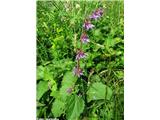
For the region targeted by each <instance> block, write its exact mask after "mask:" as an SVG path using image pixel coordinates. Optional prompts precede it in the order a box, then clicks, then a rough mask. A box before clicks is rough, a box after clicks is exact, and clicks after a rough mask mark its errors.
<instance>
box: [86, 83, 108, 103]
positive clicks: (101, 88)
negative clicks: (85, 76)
mask: <svg viewBox="0 0 160 120" xmlns="http://www.w3.org/2000/svg"><path fill="white" fill-rule="evenodd" d="M105 93H106V86H105V85H104V84H102V83H100V82H97V83H93V84H92V85H91V87H90V88H89V90H88V91H87V101H88V102H90V101H91V100H99V99H105Z"/></svg>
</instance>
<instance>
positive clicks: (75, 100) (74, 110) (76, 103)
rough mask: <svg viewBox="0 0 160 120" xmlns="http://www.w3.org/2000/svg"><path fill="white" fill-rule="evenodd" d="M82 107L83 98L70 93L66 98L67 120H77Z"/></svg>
mask: <svg viewBox="0 0 160 120" xmlns="http://www.w3.org/2000/svg"><path fill="white" fill-rule="evenodd" d="M83 109H84V100H83V99H82V98H81V97H78V96H77V95H72V96H71V97H70V98H69V99H67V110H66V117H67V120H77V119H78V118H79V116H80V114H81V113H82V112H83Z"/></svg>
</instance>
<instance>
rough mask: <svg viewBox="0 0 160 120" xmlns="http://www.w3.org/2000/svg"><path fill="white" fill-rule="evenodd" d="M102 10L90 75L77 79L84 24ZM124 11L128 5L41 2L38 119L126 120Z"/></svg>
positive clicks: (91, 47) (90, 49) (90, 48)
mask: <svg viewBox="0 0 160 120" xmlns="http://www.w3.org/2000/svg"><path fill="white" fill-rule="evenodd" d="M99 7H102V8H103V9H104V14H103V16H102V18H100V19H99V20H97V21H92V23H93V24H94V25H95V26H96V27H95V28H94V29H93V30H90V31H89V32H87V33H88V36H89V38H90V43H89V44H87V45H84V46H83V49H84V50H85V51H86V52H87V58H85V59H84V60H82V61H81V63H80V66H81V68H83V70H84V75H83V76H82V77H81V78H77V77H75V76H74V75H73V73H72V71H73V68H74V66H75V65H76V62H75V55H76V49H77V46H79V41H80V35H81V32H82V25H83V22H84V19H85V18H86V17H88V16H89V15H90V14H91V13H92V12H93V11H94V10H95V9H97V8H99ZM123 9H124V8H123V1H121V2H120V1H71V0H70V1H67V0H66V1H37V118H44V119H46V118H58V119H59V120H123V119H124V115H123V113H124V82H123V78H124V77H123V75H124V23H123V22H124V16H123V15H124V14H123ZM68 90H71V91H72V92H71V93H68V92H67V91H68Z"/></svg>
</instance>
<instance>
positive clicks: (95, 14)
mask: <svg viewBox="0 0 160 120" xmlns="http://www.w3.org/2000/svg"><path fill="white" fill-rule="evenodd" d="M102 14H103V10H102V9H101V8H99V9H97V10H96V11H94V12H93V13H92V15H91V16H90V18H91V19H95V20H96V19H98V18H100V17H101V16H102Z"/></svg>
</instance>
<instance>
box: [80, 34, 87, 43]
mask: <svg viewBox="0 0 160 120" xmlns="http://www.w3.org/2000/svg"><path fill="white" fill-rule="evenodd" d="M81 41H82V43H88V42H89V37H88V36H87V35H86V33H83V34H82V35H81Z"/></svg>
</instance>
